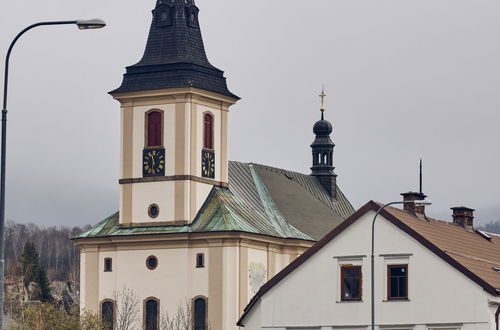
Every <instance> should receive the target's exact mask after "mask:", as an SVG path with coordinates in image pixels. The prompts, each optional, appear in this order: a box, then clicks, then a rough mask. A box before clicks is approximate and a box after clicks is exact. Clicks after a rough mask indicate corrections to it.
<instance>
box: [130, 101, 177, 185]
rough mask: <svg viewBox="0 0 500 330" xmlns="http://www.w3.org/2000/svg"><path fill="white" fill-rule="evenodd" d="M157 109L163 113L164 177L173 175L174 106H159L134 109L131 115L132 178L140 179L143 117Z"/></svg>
mask: <svg viewBox="0 0 500 330" xmlns="http://www.w3.org/2000/svg"><path fill="white" fill-rule="evenodd" d="M153 109H158V110H162V111H163V145H164V147H165V158H166V168H165V175H167V176H169V175H174V174H175V164H176V159H175V156H176V154H175V150H176V148H175V138H176V136H175V134H176V129H179V130H180V129H182V128H181V127H177V128H176V108H175V104H161V105H157V106H155V105H150V106H141V107H134V110H133V112H134V115H133V121H134V123H133V146H132V150H133V155H132V177H133V178H142V151H143V150H144V145H145V116H146V112H147V111H149V110H153Z"/></svg>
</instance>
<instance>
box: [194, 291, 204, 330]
mask: <svg viewBox="0 0 500 330" xmlns="http://www.w3.org/2000/svg"><path fill="white" fill-rule="evenodd" d="M206 314H207V305H206V301H205V299H203V298H198V299H196V300H195V301H194V330H206Z"/></svg>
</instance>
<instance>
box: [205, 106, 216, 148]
mask: <svg viewBox="0 0 500 330" xmlns="http://www.w3.org/2000/svg"><path fill="white" fill-rule="evenodd" d="M203 148H204V149H210V150H213V149H214V117H213V115H212V114H211V113H205V114H204V115H203Z"/></svg>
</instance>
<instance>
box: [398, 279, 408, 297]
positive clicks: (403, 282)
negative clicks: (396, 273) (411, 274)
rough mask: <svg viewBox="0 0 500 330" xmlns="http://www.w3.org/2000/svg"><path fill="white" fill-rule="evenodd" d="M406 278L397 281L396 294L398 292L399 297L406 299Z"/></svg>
mask: <svg viewBox="0 0 500 330" xmlns="http://www.w3.org/2000/svg"><path fill="white" fill-rule="evenodd" d="M406 281H407V279H406V277H401V278H400V279H399V288H398V292H399V297H406V296H407V294H406Z"/></svg>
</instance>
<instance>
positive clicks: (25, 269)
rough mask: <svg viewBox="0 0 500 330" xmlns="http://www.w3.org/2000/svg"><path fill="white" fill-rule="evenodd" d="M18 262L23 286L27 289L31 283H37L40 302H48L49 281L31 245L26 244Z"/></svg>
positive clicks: (49, 296) (49, 297)
mask: <svg viewBox="0 0 500 330" xmlns="http://www.w3.org/2000/svg"><path fill="white" fill-rule="evenodd" d="M20 261H21V267H22V273H23V277H24V286H25V287H26V288H27V287H28V286H29V284H30V283H31V282H35V283H37V284H38V288H39V291H40V292H39V293H40V300H41V301H43V302H45V301H49V300H50V299H51V298H52V297H51V295H50V286H49V285H50V283H49V279H48V278H47V273H46V272H45V269H44V268H43V266H42V265H40V260H39V257H38V252H37V251H36V248H35V245H34V244H33V243H31V242H26V244H25V245H24V249H23V253H22V254H21V260H20Z"/></svg>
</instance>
